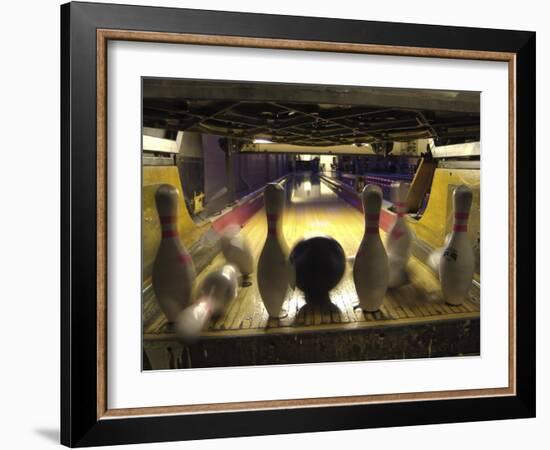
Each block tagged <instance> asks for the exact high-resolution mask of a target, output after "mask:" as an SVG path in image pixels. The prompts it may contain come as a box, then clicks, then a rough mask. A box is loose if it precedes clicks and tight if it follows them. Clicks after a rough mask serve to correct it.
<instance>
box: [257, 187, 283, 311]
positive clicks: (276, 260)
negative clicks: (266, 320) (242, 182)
mask: <svg viewBox="0 0 550 450" xmlns="http://www.w3.org/2000/svg"><path fill="white" fill-rule="evenodd" d="M264 206H265V212H266V216H267V238H266V240H265V244H264V248H263V249H262V252H261V253H260V258H259V260H258V270H257V279H258V289H259V291H260V295H261V297H262V300H263V303H264V306H265V308H266V309H267V312H268V313H269V316H270V317H279V315H280V314H281V310H282V307H283V303H284V301H285V298H286V295H287V291H288V288H289V284H290V283H292V276H291V267H290V264H289V262H288V254H289V251H288V245H287V243H286V240H285V237H284V235H283V213H284V208H285V191H284V189H283V188H282V187H281V186H280V185H279V184H277V183H269V184H268V185H267V186H266V188H265V190H264Z"/></svg>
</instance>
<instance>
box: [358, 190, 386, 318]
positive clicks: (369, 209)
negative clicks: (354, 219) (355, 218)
mask: <svg viewBox="0 0 550 450" xmlns="http://www.w3.org/2000/svg"><path fill="white" fill-rule="evenodd" d="M362 199H363V211H364V214H365V232H364V235H363V240H362V241H361V244H360V245H359V249H358V250H357V255H356V256H355V261H354V264H353V281H354V283H355V290H356V291H357V296H358V297H359V305H360V306H361V308H362V309H363V310H365V311H369V312H374V311H378V310H379V309H380V306H382V302H383V301H384V296H385V294H386V290H387V289H388V277H389V274H388V257H387V255H386V250H385V249H384V245H383V244H382V239H380V231H379V229H378V226H379V222H380V208H381V207H382V190H381V189H380V187H378V186H376V185H374V184H367V185H366V186H365V188H364V189H363V194H362Z"/></svg>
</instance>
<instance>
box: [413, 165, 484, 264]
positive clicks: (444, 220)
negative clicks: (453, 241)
mask: <svg viewBox="0 0 550 450" xmlns="http://www.w3.org/2000/svg"><path fill="white" fill-rule="evenodd" d="M479 173H480V171H479V170H472V169H436V171H435V174H434V178H433V182H432V189H431V191H430V199H429V201H428V207H427V208H426V211H425V212H424V214H423V215H422V217H421V218H420V220H418V221H417V220H414V219H411V220H410V224H411V225H412V226H413V228H414V231H415V233H416V237H417V238H419V239H421V240H422V241H424V242H426V243H428V244H429V245H430V246H432V247H433V248H438V247H442V246H443V244H444V242H445V236H446V235H447V234H448V233H450V232H451V230H452V226H453V217H454V214H453V197H452V195H453V190H454V189H455V187H456V186H458V185H460V184H465V185H466V186H468V187H470V189H472V193H473V201H472V209H471V211H470V221H469V223H468V236H469V237H470V242H471V243H472V246H473V248H474V252H475V254H476V257H477V261H479V236H480V235H479V207H480V201H479ZM478 264H479V263H478ZM476 271H477V272H478V273H479V265H478V266H477V270H476Z"/></svg>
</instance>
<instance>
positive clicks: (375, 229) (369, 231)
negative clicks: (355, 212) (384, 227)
mask: <svg viewBox="0 0 550 450" xmlns="http://www.w3.org/2000/svg"><path fill="white" fill-rule="evenodd" d="M365 233H367V234H377V233H378V227H367V228H365Z"/></svg>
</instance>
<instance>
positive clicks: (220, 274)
mask: <svg viewBox="0 0 550 450" xmlns="http://www.w3.org/2000/svg"><path fill="white" fill-rule="evenodd" d="M239 278H240V273H239V269H238V268H237V267H235V266H234V265H233V264H226V265H224V266H222V267H221V268H219V269H217V270H214V271H212V272H210V273H209V274H208V275H206V277H205V278H204V280H203V282H202V283H201V285H200V288H199V294H198V298H197V300H195V302H194V303H193V304H192V305H190V306H188V307H187V308H185V309H184V310H183V311H182V312H181V313H180V314H179V316H178V318H177V322H176V332H177V333H178V336H179V337H180V338H181V339H183V340H184V341H185V342H193V341H195V340H196V339H197V338H198V336H199V334H200V332H201V331H202V330H203V329H204V327H205V326H206V324H207V323H208V322H209V320H210V318H211V317H212V316H213V315H216V314H219V313H221V312H222V311H223V310H224V309H225V307H226V306H227V305H228V303H229V302H230V301H231V300H233V299H234V298H235V297H237V293H238V289H239Z"/></svg>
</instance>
